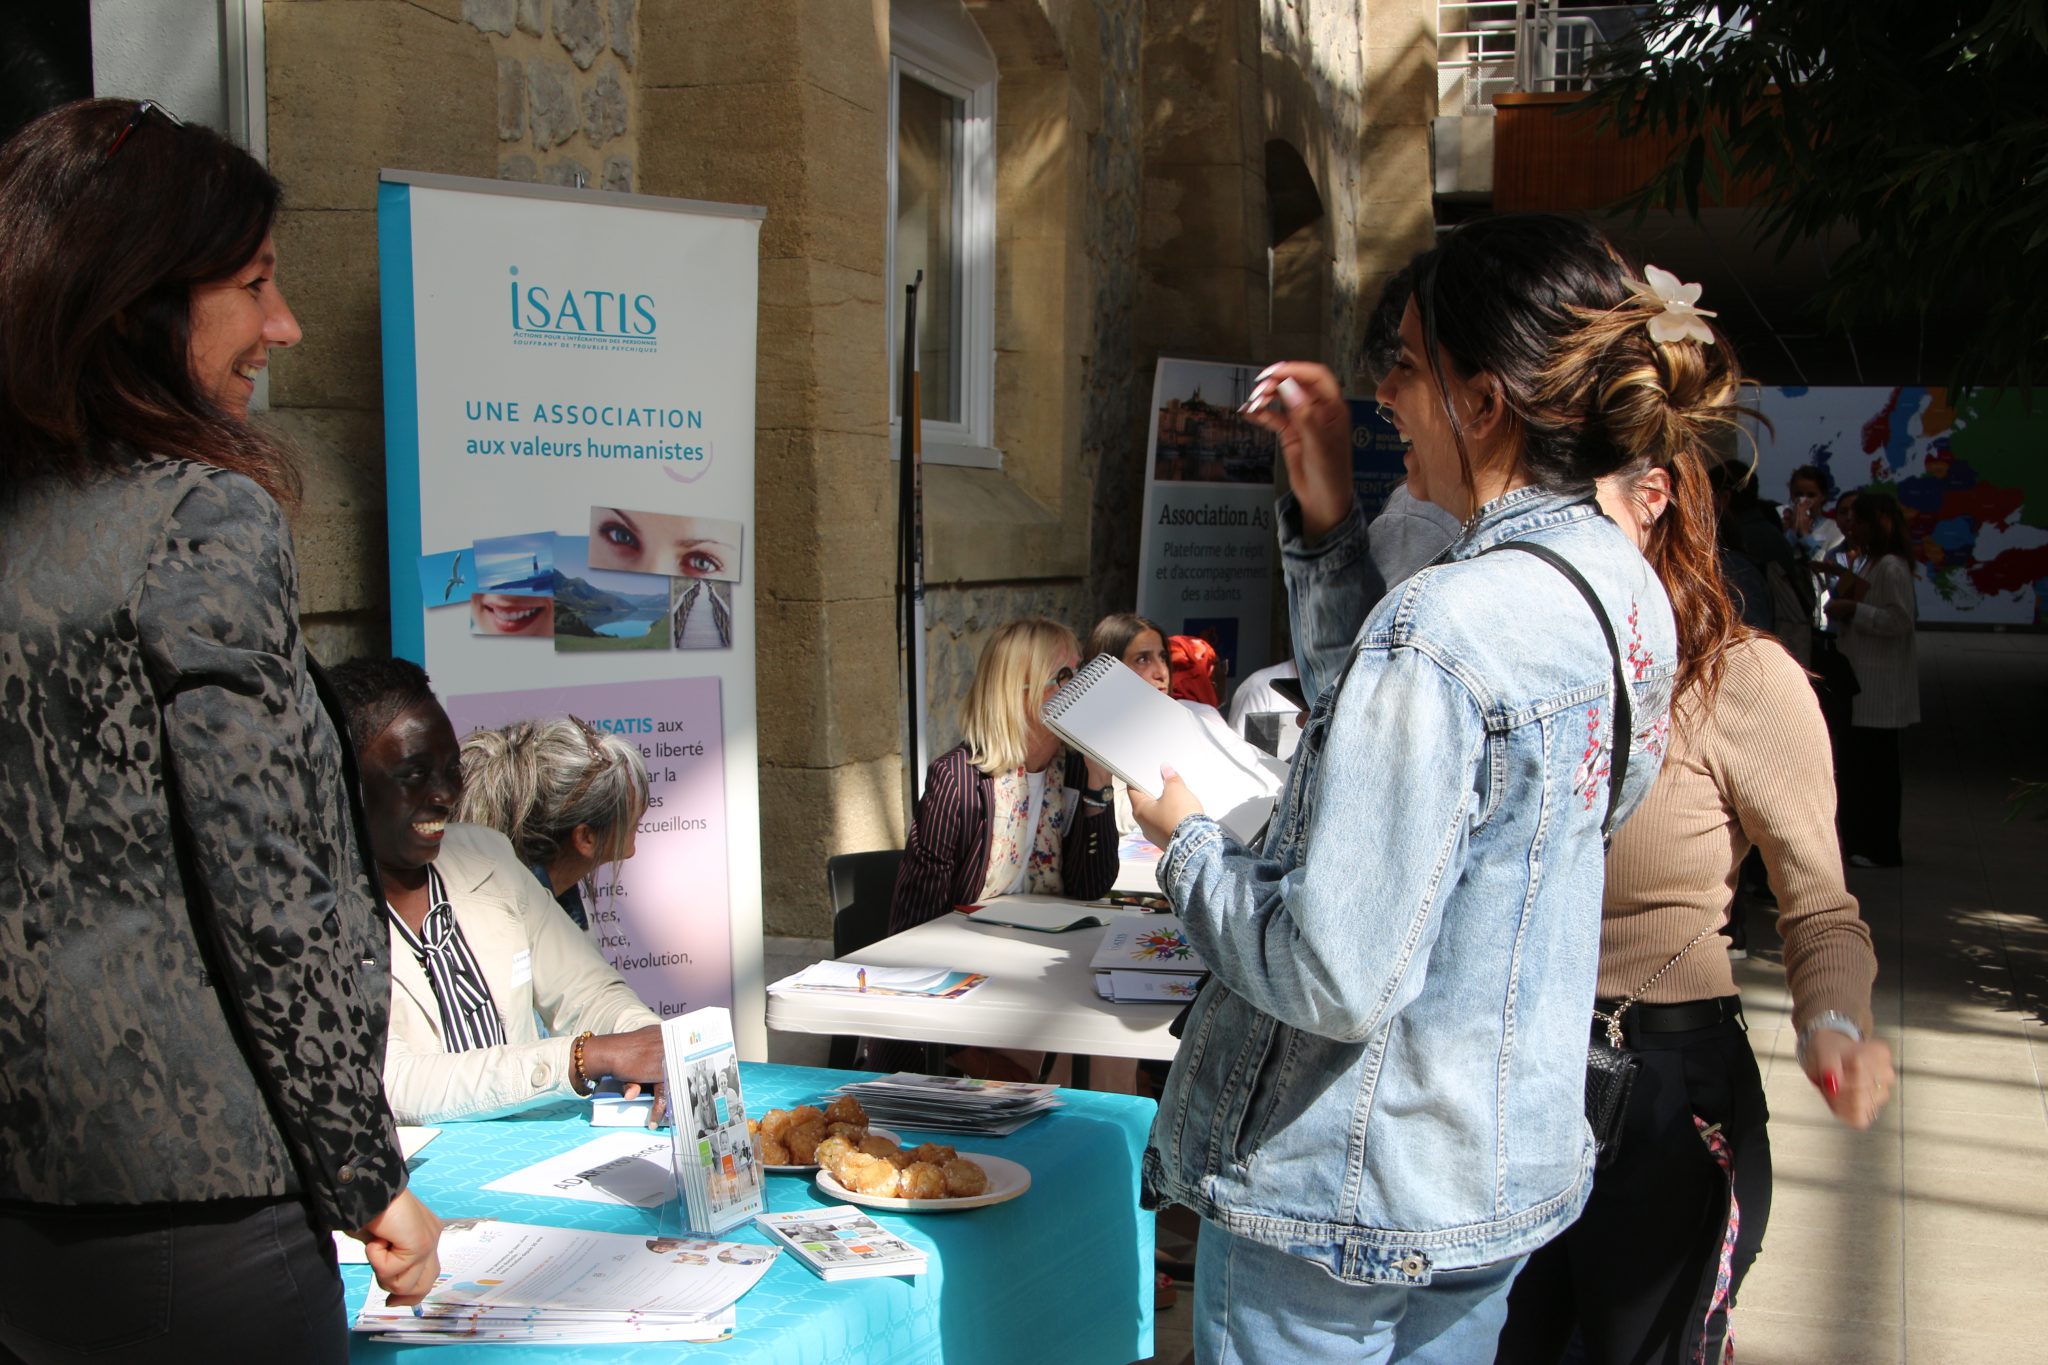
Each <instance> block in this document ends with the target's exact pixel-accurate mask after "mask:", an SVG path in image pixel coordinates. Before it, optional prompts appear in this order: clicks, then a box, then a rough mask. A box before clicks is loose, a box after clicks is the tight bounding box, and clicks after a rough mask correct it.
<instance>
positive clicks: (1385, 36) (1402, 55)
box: [1358, 0, 1437, 313]
mask: <svg viewBox="0 0 2048 1365" xmlns="http://www.w3.org/2000/svg"><path fill="white" fill-rule="evenodd" d="M1436 81H1437V76H1436V5H1435V4H1434V3H1433V2H1432V0H1373V3H1372V4H1371V5H1370V6H1368V7H1367V9H1366V11H1365V90H1366V100H1365V111H1366V128H1365V135H1364V144H1363V145H1364V154H1365V158H1366V161H1367V163H1368V164H1369V165H1370V166H1371V167H1372V174H1370V175H1368V176H1367V177H1366V178H1365V182H1364V188H1365V203H1364V205H1363V206H1362V211H1361V214H1360V224H1359V233H1358V271H1359V276H1360V299H1361V304H1362V307H1363V308H1364V310H1365V311H1366V312H1368V313H1369V312H1370V311H1371V309H1372V307H1373V305H1374V304H1375V303H1376V302H1377V301H1378V299H1379V294H1380V289H1381V288H1382V287H1383V286H1384V285H1385V284H1386V280H1387V276H1389V275H1391V274H1393V273H1394V272H1395V271H1397V270H1399V269H1400V268H1401V267H1402V266H1404V265H1406V264H1407V263H1408V260H1409V258H1410V257H1411V256H1413V255H1414V254H1415V253H1416V252H1418V251H1427V250H1428V249H1429V248H1430V246H1431V245H1432V244H1433V243H1434V242H1435V240H1436V205H1435V201H1434V198H1433V195H1434V191H1435V178H1434V177H1433V176H1432V175H1431V173H1430V151H1429V130H1430V120H1432V119H1433V118H1435V116H1436V108H1437V98H1436Z"/></svg>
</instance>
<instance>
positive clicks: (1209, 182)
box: [1136, 0, 1268, 378]
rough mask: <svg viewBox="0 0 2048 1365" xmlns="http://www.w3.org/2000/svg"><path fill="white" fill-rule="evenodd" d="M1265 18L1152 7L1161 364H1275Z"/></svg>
mask: <svg viewBox="0 0 2048 1365" xmlns="http://www.w3.org/2000/svg"><path fill="white" fill-rule="evenodd" d="M1258 25H1259V11H1258V7H1257V5H1255V4H1252V3H1243V2H1240V3H1223V4H1217V3H1213V0H1150V2H1149V3H1147V4H1146V6H1145V44H1144V71H1143V82H1142V88H1143V93H1142V99H1143V101H1144V114H1143V116H1142V118H1141V120H1140V122H1141V124H1142V126H1143V127H1144V129H1145V164H1144V195H1143V202H1142V205H1141V217H1140V220H1139V221H1140V226H1139V252H1140V260H1141V278H1140V283H1139V288H1138V313H1137V327H1136V331H1137V337H1136V340H1137V344H1138V351H1139V357H1140V361H1141V367H1140V368H1141V370H1142V371H1143V374H1144V376H1145V377H1147V378H1149V376H1150V372H1151V371H1150V364H1151V361H1152V360H1153V359H1155V358H1157V357H1158V356H1161V355H1195V356H1202V355H1207V356H1242V357H1245V358H1247V359H1251V358H1255V357H1257V356H1260V355H1262V354H1264V352H1265V345H1266V290H1267V279H1266V245H1267V236H1268V228H1267V214H1266V182H1265V154H1264V145H1265V132H1264V120H1263V115H1262V110H1261V101H1260V89H1261V81H1260V74H1259V67H1258V60H1259V29H1258Z"/></svg>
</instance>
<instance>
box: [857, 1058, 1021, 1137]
mask: <svg viewBox="0 0 2048 1365" xmlns="http://www.w3.org/2000/svg"><path fill="white" fill-rule="evenodd" d="M1058 1088H1059V1087H1058V1086H1052V1085H1027V1084H1025V1083H1024V1082H1022V1081H977V1080H974V1079H973V1078H971V1077H967V1076H920V1075H918V1074H917V1073H916V1072H914V1071H899V1072H897V1073H896V1074H895V1075H893V1076H882V1077H879V1078H878V1079H876V1080H872V1081H857V1082H855V1083H853V1084H852V1085H846V1086H841V1087H840V1088H839V1090H838V1092H837V1093H839V1094H842V1095H852V1096H854V1097H856V1098H857V1099H859V1100H860V1107H861V1108H863V1109H865V1110H866V1111H867V1114H868V1118H869V1119H870V1120H871V1121H873V1122H876V1123H885V1124H890V1125H895V1126H901V1127H904V1128H917V1129H921V1130H923V1131H925V1132H927V1133H970V1134H979V1135H982V1136H986V1137H1004V1136H1006V1135H1008V1134H1010V1133H1014V1132H1016V1131H1017V1130H1018V1129H1019V1128H1022V1127H1023V1126H1024V1125H1025V1124H1027V1123H1029V1122H1031V1120H1033V1119H1035V1118H1037V1117H1038V1116H1039V1115H1041V1114H1044V1113H1046V1112H1048V1111H1050V1110H1053V1109H1057V1108H1059V1106H1060V1102H1059V1101H1058V1100H1056V1099H1054V1098H1053V1092H1054V1091H1056V1090H1057V1089H1058Z"/></svg>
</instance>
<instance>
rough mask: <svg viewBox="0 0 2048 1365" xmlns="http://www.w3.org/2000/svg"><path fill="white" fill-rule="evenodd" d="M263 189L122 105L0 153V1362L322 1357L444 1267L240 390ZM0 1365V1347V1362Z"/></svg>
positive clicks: (323, 718) (254, 331)
mask: <svg viewBox="0 0 2048 1365" xmlns="http://www.w3.org/2000/svg"><path fill="white" fill-rule="evenodd" d="M277 207H278V189H277V185H276V182H274V181H273V180H271V178H270V176H269V175H268V173H266V172H265V171H264V170H263V168H262V167H261V166H259V165H258V164H257V163H256V162H255V161H254V160H252V159H251V158H250V157H249V156H248V155H247V154H245V153H243V152H242V151H240V150H239V149H238V148H236V147H234V146H233V145H232V144H230V143H229V142H227V141H226V140H225V139H223V138H221V137H219V136H217V135H216V134H214V133H212V132H209V131H207V130H206V129H203V128H198V127H186V126H183V125H181V124H179V123H178V122H177V121H176V120H175V119H174V118H173V117H172V116H171V115H169V114H168V113H165V112H163V111H161V110H159V109H158V108H157V107H156V106H154V105H153V104H150V103H146V102H145V103H141V104H138V103H137V102H135V101H132V100H96V101H89V102H81V103H77V104H71V105H66V106H64V107H63V108H60V109H57V110H54V111H52V112H51V113H49V114H46V115H44V116H43V117H42V118H40V119H38V120H36V121H35V122H34V123H32V124H30V125H29V126H28V127H27V128H25V129H23V130H22V131H21V132H20V133H19V134H17V135H16V136H15V137H14V138H13V139H12V140H10V141H9V142H8V143H7V144H6V145H5V146H4V148H0V299H4V300H5V306H4V307H0V476H4V477H0V527H4V534H5V538H6V545H7V554H6V556H5V561H4V563H0V694H4V695H5V697H6V698H7V702H6V705H4V706H0V829H4V830H5V832H6V834H5V837H4V838H0V885H5V886H6V887H7V888H8V892H7V894H5V895H4V896H0V1038H4V1039H5V1040H6V1057H7V1059H6V1065H5V1066H0V1134H4V1145H5V1149H6V1153H7V1155H6V1159H5V1160H4V1161H0V1265H4V1266H6V1268H7V1270H6V1274H5V1275H4V1276H0V1355H5V1356H8V1357H9V1358H10V1359H14V1358H19V1359H21V1360H24V1361H29V1362H36V1363H38V1365H39V1363H40V1362H51V1361H72V1360H81V1359H86V1358H88V1357H90V1358H92V1359H112V1358H126V1359H135V1360H175V1361H183V1360H196V1359H213V1358H219V1359H240V1360H257V1359H279V1358H289V1359H292V1360H295V1361H342V1360H345V1359H346V1358H347V1354H348V1326H347V1321H346V1318H345V1315H344V1306H343V1301H342V1291H341V1280H340V1277H339V1275H338V1274H337V1273H336V1270H335V1259H334V1243H333V1240H332V1238H330V1237H329V1235H328V1232H329V1230H330V1229H334V1230H344V1231H350V1232H352V1233H353V1234H354V1235H355V1236H357V1237H359V1238H362V1239H363V1240H364V1242H365V1243H366V1246H367V1248H368V1254H369V1260H370V1264H371V1266H372V1268H373V1269H374V1271H375V1272H376V1275H377V1278H378V1280H379V1282H380V1283H382V1284H383V1285H385V1286H386V1287H387V1288H388V1289H391V1290H392V1291H393V1292H394V1295H395V1297H394V1302H398V1303H411V1302H416V1301H417V1300H418V1298H419V1297H420V1296H421V1295H422V1294H423V1293H424V1292H425V1291H426V1290H427V1289H428V1288H430V1287H431V1285H432V1283H433V1280H434V1276H435V1274H436V1272H437V1269H438V1259H437V1256H436V1253H435V1247H436V1243H437V1240H438V1238H439V1231H440V1230H439V1225H438V1224H437V1223H436V1222H435V1220H434V1217H433V1215H432V1214H431V1213H429V1212H428V1211H427V1210H426V1208H425V1207H424V1206H423V1205H422V1204H420V1203H419V1201H418V1200H417V1199H415V1198H414V1197H413V1196H412V1195H411V1194H410V1193H408V1192H406V1190H405V1183H406V1177H405V1163H404V1158H403V1157H402V1156H401V1154H400V1152H399V1148H398V1142H397V1135H396V1134H395V1133H394V1131H393V1129H392V1126H391V1116H390V1113H389V1112H388V1111H387V1110H386V1109H385V1107H384V1103H383V1100H382V1098H381V1094H380V1089H381V1087H380V1085H379V1080H378V1066H379V1063H380V1061H381V1053H382V1048H383V1039H384V1031H385V1009H386V1001H387V998H388V995H389V976H388V974H387V972H386V968H385V950H384V946H383V932H382V928H381V926H380V925H379V923H378V921H377V914H376V902H375V897H374V894H373V891H372V883H371V880H370V875H369V870H368V866H367V864H366V862H365V861H364V858H363V856H362V854H363V850H362V848H361V847H360V845H359V843H358V839H357V834H356V831H355V829H354V828H353V827H352V826H351V824H350V822H349V820H348V818H347V812H348V810H349V804H348V797H347V787H346V784H345V773H346V770H347V766H348V755H347V751H346V749H345V747H344V746H343V744H342V742H341V738H340V735H339V733H338V731H337V730H336V728H335V726H334V724H333V723H332V722H331V721H330V719H329V716H328V714H327V712H326V710H325V708H324V707H323V705H322V703H321V698H320V696H319V693H318V690H317V686H316V682H315V677H314V674H313V672H312V671H311V664H310V661H309V659H308V658H307V655H306V650H305V645H304V641H303V640H302V638H301V636H300V634H299V602H298V586H297V572H296V569H295V566H294V560H293V553H292V543H291V533H290V531H289V529H288V528H287V526H286V521H285V513H284V511H283V509H282V508H281V506H280V499H283V500H284V501H287V502H289V501H290V500H291V499H292V497H293V496H294V494H295V493H296V490H297V480H296V475H295V472H294V470H293V469H292V467H291V465H290V463H289V461H288V460H287V459H286V457H285V455H284V454H283V452H282V451H280V450H279V449H278V448H277V447H276V446H275V445H274V444H272V443H271V442H270V441H269V440H268V439H267V438H265V437H264V435H263V434H262V433H261V432H259V431H258V430H256V429H255V428H254V427H252V426H250V425H249V423H248V421H247V414H248V404H249V395H250V393H251V391H252V389H253V383H252V378H253V376H254V375H256V374H258V373H259V372H260V371H261V370H262V368H263V366H264V364H265V362H266V360H267V358H268V356H269V352H270V350H271V348H272V347H276V346H289V345H291V344H292V343H293V342H295V341H297V340H298V339H299V326H298V323H297V322H296V321H295V320H294V319H293V317H292V314H291V310H290V309H289V308H288V307H287V306H286V305H285V301H284V297H283V295H282V294H281V293H280V292H279V291H278V285H277V280H276V272H277V259H276V253H275V250H274V248H273V246H272V243H271V237H270V232H271V225H272V222H273V220H274V219H275V216H276V212H277ZM10 1353H11V1355H10Z"/></svg>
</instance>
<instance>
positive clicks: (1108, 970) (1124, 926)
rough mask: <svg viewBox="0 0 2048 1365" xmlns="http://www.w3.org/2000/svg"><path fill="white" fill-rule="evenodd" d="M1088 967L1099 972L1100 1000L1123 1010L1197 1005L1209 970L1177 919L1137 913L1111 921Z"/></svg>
mask: <svg viewBox="0 0 2048 1365" xmlns="http://www.w3.org/2000/svg"><path fill="white" fill-rule="evenodd" d="M1089 965H1090V966H1092V967H1093V968H1094V969H1095V991H1096V994H1098V995H1100V996H1101V997H1102V998H1103V999H1104V1000H1114V1001H1116V1002H1118V1003H1119V1004H1123V1003H1130V1002H1140V1001H1157V1002H1160V1003H1163V1004H1182V1005H1184V1004H1186V1003H1187V1002H1188V1001H1190V1000H1192V999H1194V997H1195V992H1196V991H1197V990H1199V989H1200V988H1201V985H1202V978H1203V977H1205V976H1207V975H1208V974H1209V967H1208V964H1207V963H1205V962H1203V961H1202V955H1201V954H1200V953H1198V952H1196V951H1195V946H1194V945H1193V944H1192V943H1189V942H1188V934H1187V930H1186V929H1184V928H1182V927H1181V922H1180V921H1179V920H1178V919H1177V918H1175V917H1174V916H1172V915H1148V914H1144V913H1138V912H1126V913H1123V914H1119V915H1115V916H1113V917H1112V918H1111V919H1110V922H1109V927H1108V929H1106V930H1105V931H1104V932H1103V935H1102V946H1101V947H1099V948H1097V949H1096V950H1095V957H1094V960H1093V961H1092V962H1090V963H1089Z"/></svg>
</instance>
